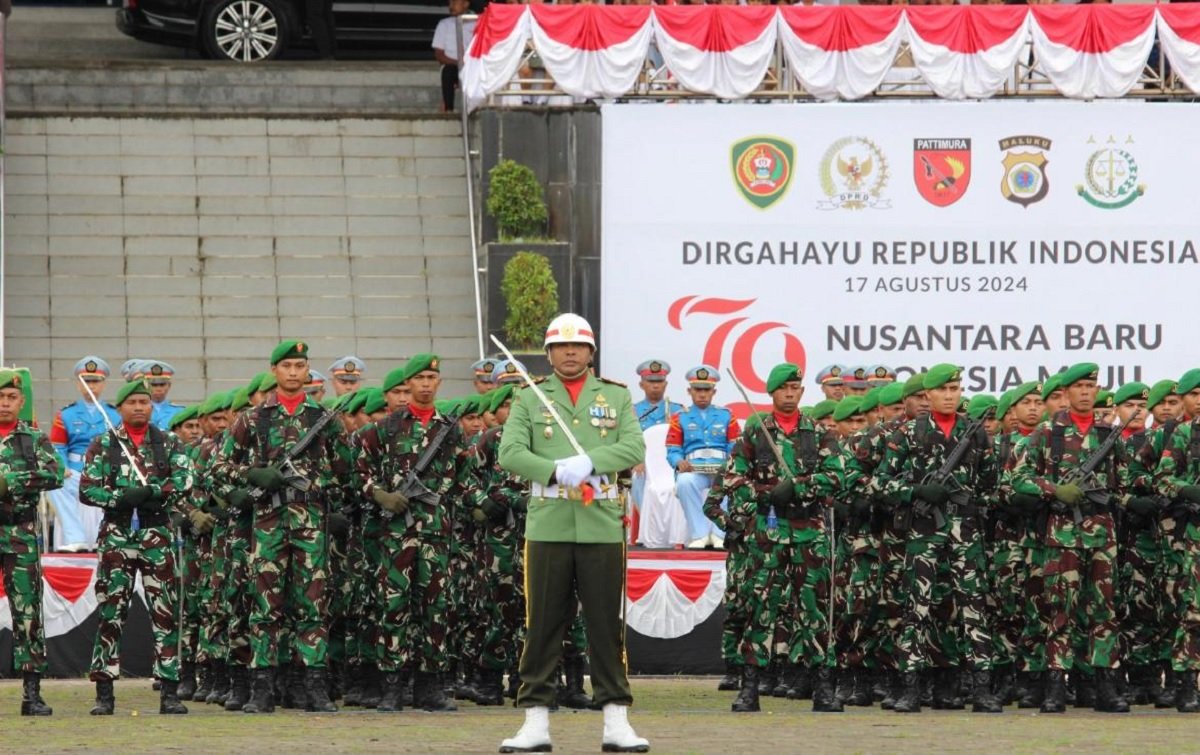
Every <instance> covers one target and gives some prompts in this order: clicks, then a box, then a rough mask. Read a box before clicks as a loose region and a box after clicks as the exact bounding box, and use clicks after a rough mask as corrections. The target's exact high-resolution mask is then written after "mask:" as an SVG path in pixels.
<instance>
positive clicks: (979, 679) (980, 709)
mask: <svg viewBox="0 0 1200 755" xmlns="http://www.w3.org/2000/svg"><path fill="white" fill-rule="evenodd" d="M971 711H972V712H974V713H1003V712H1004V706H1003V705H1002V704H1001V703H1000V700H999V698H997V697H996V696H995V695H994V694H992V674H991V672H990V671H983V670H981V669H975V671H973V672H972V673H971Z"/></svg>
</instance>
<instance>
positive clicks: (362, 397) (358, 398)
mask: <svg viewBox="0 0 1200 755" xmlns="http://www.w3.org/2000/svg"><path fill="white" fill-rule="evenodd" d="M381 392H382V389H381ZM346 395H347V396H349V397H350V399H349V400H348V401H347V402H346V403H345V404H342V411H344V412H346V414H357V413H358V412H361V411H362V408H363V404H365V403H367V397H368V395H369V394H368V393H367V390H366V389H365V388H364V389H362V390H359V391H355V392H354V393H347V394H346Z"/></svg>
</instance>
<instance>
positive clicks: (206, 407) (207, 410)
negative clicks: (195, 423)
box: [196, 393, 220, 417]
mask: <svg viewBox="0 0 1200 755" xmlns="http://www.w3.org/2000/svg"><path fill="white" fill-rule="evenodd" d="M218 395H220V394H217V393H212V394H209V395H208V396H207V397H206V398H205V399H204V400H203V401H201V402H200V404H199V405H198V406H197V407H196V416H197V417H207V416H208V415H210V414H212V413H213V412H215V411H216V409H214V408H213V406H214V402H215V401H216V399H217V396H218Z"/></svg>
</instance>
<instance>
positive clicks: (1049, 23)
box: [1030, 5, 1154, 99]
mask: <svg viewBox="0 0 1200 755" xmlns="http://www.w3.org/2000/svg"><path fill="white" fill-rule="evenodd" d="M1030 15H1031V17H1032V23H1031V26H1030V29H1031V31H1032V32H1033V50H1034V52H1035V53H1036V54H1037V59H1038V66H1039V67H1040V68H1041V70H1042V72H1043V73H1045V74H1046V76H1047V78H1049V79H1050V81H1051V83H1053V84H1054V88H1055V89H1057V90H1058V91H1059V93H1060V94H1062V95H1063V96H1064V97H1073V98H1081V99H1091V98H1094V97H1121V96H1124V95H1125V94H1126V93H1127V92H1128V91H1129V90H1130V89H1133V86H1134V84H1137V80H1138V77H1139V76H1141V74H1142V69H1143V68H1145V66H1146V60H1147V59H1148V58H1149V57H1150V50H1151V49H1152V48H1153V47H1154V6H1153V5H1034V6H1031V7H1030Z"/></svg>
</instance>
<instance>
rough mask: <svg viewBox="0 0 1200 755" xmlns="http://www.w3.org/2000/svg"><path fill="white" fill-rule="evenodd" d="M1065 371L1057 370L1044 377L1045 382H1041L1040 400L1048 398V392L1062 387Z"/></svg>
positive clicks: (1050, 392)
mask: <svg viewBox="0 0 1200 755" xmlns="http://www.w3.org/2000/svg"><path fill="white" fill-rule="evenodd" d="M1066 374H1067V373H1066V372H1065V371H1064V372H1059V373H1057V374H1054V375H1051V376H1050V377H1048V378H1046V382H1044V383H1042V401H1045V400H1046V399H1048V398H1050V394H1052V393H1054V392H1055V391H1061V390H1062V389H1063V377H1064V376H1065V375H1066Z"/></svg>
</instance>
